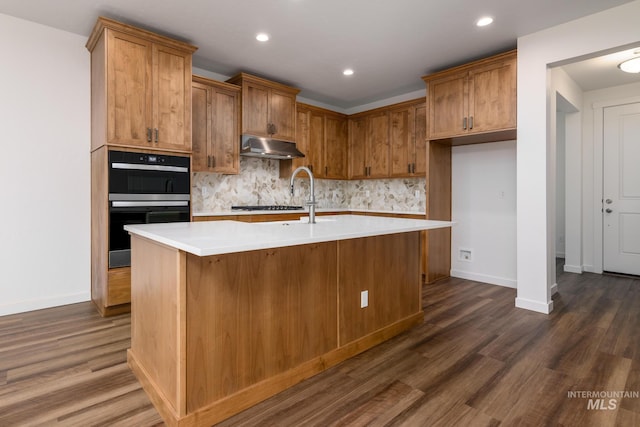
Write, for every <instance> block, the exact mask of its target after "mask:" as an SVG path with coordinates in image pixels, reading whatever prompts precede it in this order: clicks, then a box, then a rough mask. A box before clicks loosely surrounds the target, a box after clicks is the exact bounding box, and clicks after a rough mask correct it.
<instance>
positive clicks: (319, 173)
mask: <svg viewBox="0 0 640 427" xmlns="http://www.w3.org/2000/svg"><path fill="white" fill-rule="evenodd" d="M323 145H324V114H322V113H320V112H317V111H311V112H310V113H309V147H308V148H307V150H308V151H307V152H306V153H304V154H305V155H306V156H307V157H308V159H307V165H308V167H309V169H311V172H313V174H314V175H315V176H316V177H318V178H324V165H323V159H322V146H323Z"/></svg>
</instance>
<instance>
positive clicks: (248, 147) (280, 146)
mask: <svg viewBox="0 0 640 427" xmlns="http://www.w3.org/2000/svg"><path fill="white" fill-rule="evenodd" d="M240 155H241V156H247V157H259V158H261V159H278V160H287V159H293V158H295V157H304V154H302V153H301V152H300V151H299V150H298V149H297V148H296V143H295V142H288V141H280V140H278V139H272V138H261V137H258V136H253V135H242V138H241V141H240Z"/></svg>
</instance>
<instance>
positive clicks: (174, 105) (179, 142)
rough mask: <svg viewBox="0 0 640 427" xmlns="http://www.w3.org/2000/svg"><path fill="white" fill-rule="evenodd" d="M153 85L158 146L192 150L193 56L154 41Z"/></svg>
mask: <svg viewBox="0 0 640 427" xmlns="http://www.w3.org/2000/svg"><path fill="white" fill-rule="evenodd" d="M153 87H154V93H153V102H154V109H153V111H154V120H153V123H154V126H153V128H154V135H153V141H154V144H155V146H157V147H158V148H167V149H173V150H182V151H189V150H191V55H190V54H187V53H184V52H181V51H179V50H176V49H171V48H168V47H165V46H162V45H157V44H154V45H153Z"/></svg>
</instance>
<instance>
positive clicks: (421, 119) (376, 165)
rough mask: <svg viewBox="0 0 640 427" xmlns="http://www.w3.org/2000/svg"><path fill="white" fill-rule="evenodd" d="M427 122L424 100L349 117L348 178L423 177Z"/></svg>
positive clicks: (407, 102)
mask: <svg viewBox="0 0 640 427" xmlns="http://www.w3.org/2000/svg"><path fill="white" fill-rule="evenodd" d="M426 119H427V112H426V102H425V99H424V98H420V99H415V100H412V101H406V102H401V103H398V104H393V105H389V106H386V107H381V108H377V109H375V110H370V111H365V112H362V113H358V114H353V115H351V116H349V177H350V178H351V179H368V178H396V177H413V176H424V175H425V173H426V158H427V153H426V139H425V136H426Z"/></svg>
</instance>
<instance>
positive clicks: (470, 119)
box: [469, 116, 473, 130]
mask: <svg viewBox="0 0 640 427" xmlns="http://www.w3.org/2000/svg"><path fill="white" fill-rule="evenodd" d="M471 129H473V116H471V117H469V130H471Z"/></svg>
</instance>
